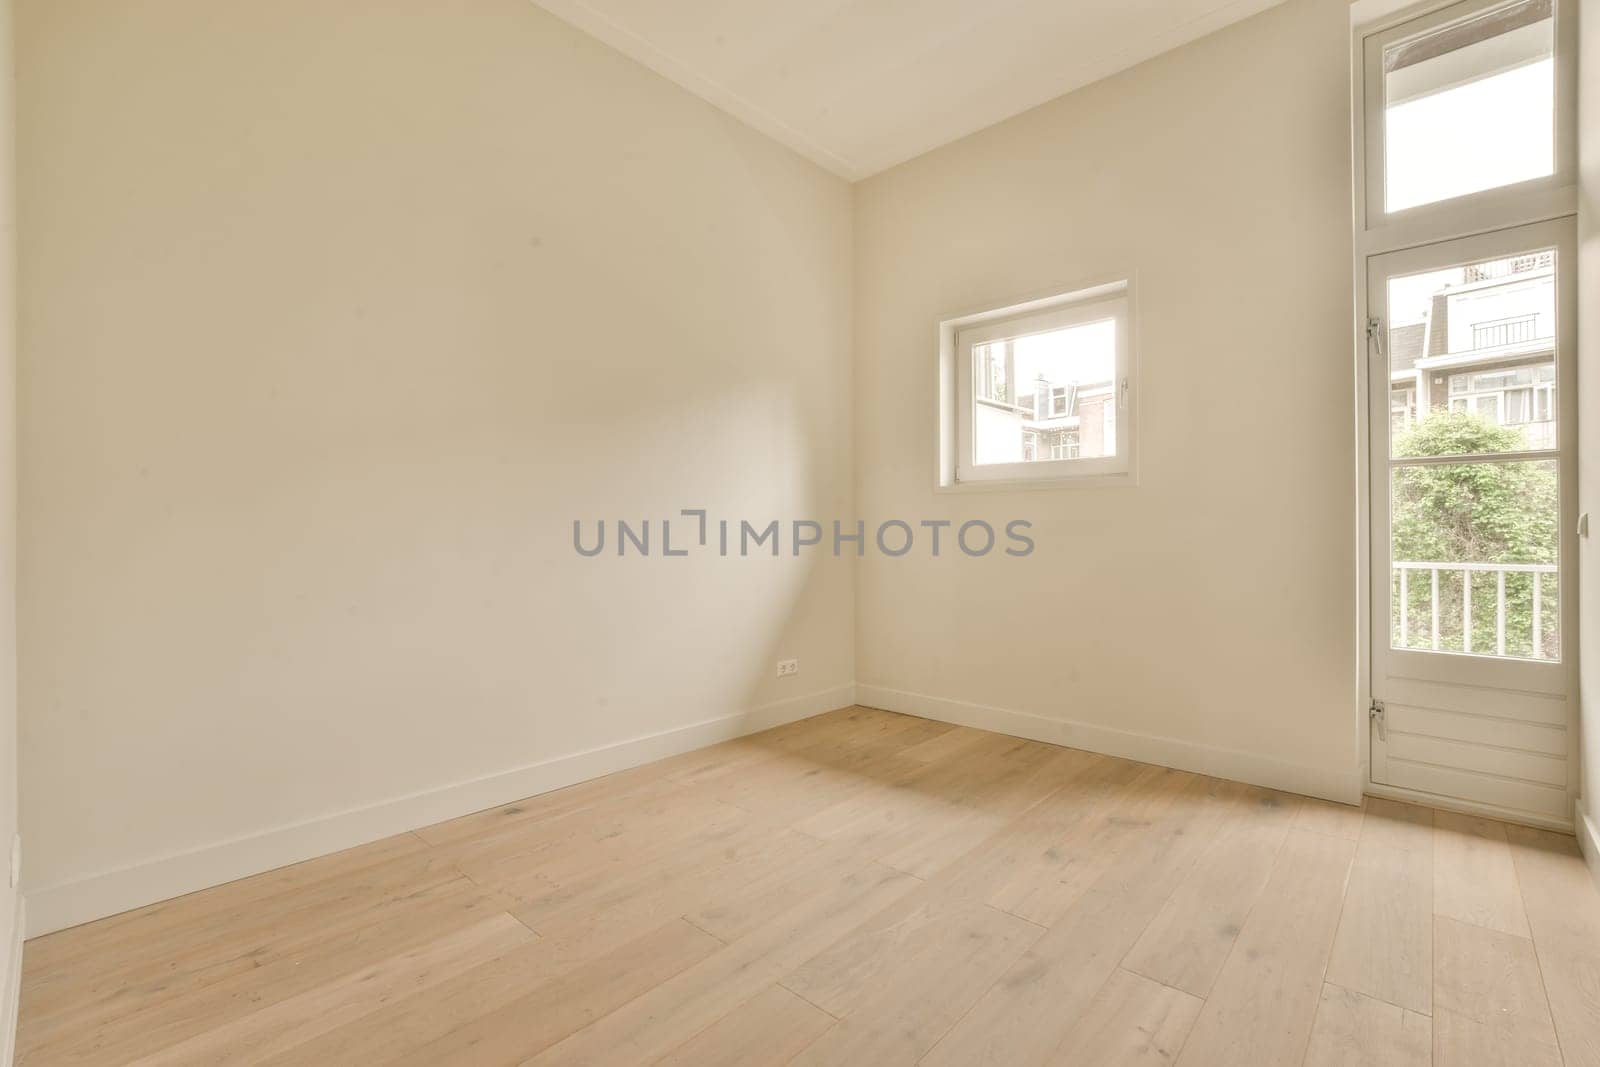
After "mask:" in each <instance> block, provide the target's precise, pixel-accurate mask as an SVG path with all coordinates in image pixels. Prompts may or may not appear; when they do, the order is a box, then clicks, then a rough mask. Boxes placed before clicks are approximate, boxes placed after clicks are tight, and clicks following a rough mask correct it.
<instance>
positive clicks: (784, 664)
mask: <svg viewBox="0 0 1600 1067" xmlns="http://www.w3.org/2000/svg"><path fill="white" fill-rule="evenodd" d="M799 673H800V661H799V660H797V659H780V660H779V661H778V677H779V678H787V677H789V675H791V674H799Z"/></svg>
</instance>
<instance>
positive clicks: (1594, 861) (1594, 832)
mask: <svg viewBox="0 0 1600 1067" xmlns="http://www.w3.org/2000/svg"><path fill="white" fill-rule="evenodd" d="M1572 827H1573V831H1574V832H1575V833H1576V834H1577V836H1578V849H1579V850H1580V851H1581V852H1582V853H1583V862H1584V863H1586V864H1587V865H1588V867H1589V875H1590V876H1591V877H1592V878H1593V879H1594V884H1595V888H1596V889H1600V826H1596V825H1595V821H1594V818H1593V817H1592V816H1591V815H1590V814H1589V809H1588V807H1587V805H1585V804H1584V802H1583V798H1582V797H1579V798H1578V799H1577V800H1576V801H1574V802H1573V805H1572Z"/></svg>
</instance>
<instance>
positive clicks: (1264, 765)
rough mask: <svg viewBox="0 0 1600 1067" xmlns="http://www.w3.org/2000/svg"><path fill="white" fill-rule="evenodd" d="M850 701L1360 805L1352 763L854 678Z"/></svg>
mask: <svg viewBox="0 0 1600 1067" xmlns="http://www.w3.org/2000/svg"><path fill="white" fill-rule="evenodd" d="M856 703H858V704H862V705H865V706H866V707H869V708H882V709H883V710H884V711H898V712H901V713H903V714H906V715H916V716H918V717H920V718H924V719H935V720H938V721H939V722H948V723H955V724H956V725H958V726H971V727H974V728H976V729H980V730H993V731H995V732H996V733H1002V734H1010V735H1012V736H1013V737H1026V738H1028V739H1030V740H1033V741H1045V742H1048V743H1049V744H1052V745H1065V746H1067V747H1068V748H1081V749H1087V750H1088V751H1090V752H1102V753H1105V754H1106V755H1108V756H1120V757H1122V758H1123V759H1130V760H1137V761H1138V762H1140V763H1154V764H1158V765H1160V766H1162V767H1173V768H1176V769H1178V770H1181V771H1193V772H1195V773H1197V774H1208V775H1211V776H1212V777H1215V778H1227V779H1230V780H1232V781H1235V782H1244V783H1246V784H1248V785H1259V786H1265V787H1266V788H1268V789H1280V790H1283V791H1284V792H1286V793H1299V794H1301V795H1302V796H1312V797H1321V798H1323V799H1325V800H1332V801H1337V802H1338V803H1341V804H1358V803H1360V802H1361V775H1360V773H1359V772H1358V771H1357V770H1356V769H1355V768H1354V767H1352V768H1351V769H1350V770H1349V771H1347V772H1339V771H1330V770H1326V769H1324V768H1321V767H1308V766H1305V765H1303V764H1296V763H1287V762H1284V761H1282V760H1276V759H1272V758H1270V757H1267V756H1258V755H1256V754H1254V753H1251V752H1240V751H1237V750H1234V749H1227V748H1216V747H1214V746H1212V745H1202V744H1197V743H1195V742H1193V741H1180V740H1177V739H1176V738H1171V737H1156V736H1153V735H1151V734H1136V733H1130V732H1128V731H1126V730H1114V729H1111V728H1110V727H1106V726H1095V725H1092V724H1090V723H1084V722H1073V721H1070V720H1062V719H1052V718H1047V717H1045V716H1043V715H1037V714H1034V713H1032V712H1027V711H1015V710H1012V709H1010V708H997V707H990V706H988V705H985V704H968V703H964V702H962V701H959V700H946V699H944V698H943V697H935V696H928V695H927V694H924V693H909V692H906V691H904V690H900V689H887V688H884V687H882V686H875V685H862V684H860V683H857V685H856Z"/></svg>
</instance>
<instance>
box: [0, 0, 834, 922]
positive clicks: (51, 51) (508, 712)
mask: <svg viewBox="0 0 1600 1067" xmlns="http://www.w3.org/2000/svg"><path fill="white" fill-rule="evenodd" d="M19 8H20V10H19V24H18V34H19V43H20V53H19V54H20V56H21V69H20V105H21V106H20V114H19V123H20V143H21V153H22V154H21V161H22V169H21V173H20V183H21V184H20V191H21V204H22V214H21V220H20V221H21V246H22V250H23V264H24V267H23V272H22V277H21V302H22V304H21V308H22V311H21V314H22V322H23V329H22V339H21V352H22V356H21V359H22V386H21V389H22V393H21V401H22V425H21V447H22V456H23V467H22V474H21V485H22V490H21V492H22V515H23V526H22V531H21V544H22V553H23V557H24V559H25V562H26V568H25V576H24V579H23V585H22V590H21V605H20V613H21V624H22V631H23V634H24V638H23V645H22V650H21V653H22V676H21V687H22V707H23V709H24V712H23V722H22V744H21V753H22V754H21V759H22V781H23V795H24V798H25V802H24V809H23V824H24V827H25V836H26V839H27V841H28V843H29V852H30V856H29V870H28V877H27V884H28V887H29V891H30V912H31V913H33V914H32V915H31V918H30V922H31V925H32V926H33V929H34V931H35V932H39V931H42V930H45V929H49V928H52V927H55V926H59V925H63V924H65V923H70V922H74V921H79V920H82V919H84V918H89V917H93V916H94V915H96V914H101V913H104V912H106V911H108V910H116V909H117V908H120V907H126V906H129V905H131V904H136V903H141V902H143V901H144V900H150V899H158V898H160V897H163V896H167V895H171V894H172V893H174V892H178V891H182V890H183V889H187V888H193V887H194V886H195V885H201V884H206V883H208V882H213V881H217V880H220V879H222V878H226V877H232V876H235V875H237V874H242V873H247V872H248V871H250V870H254V869H259V868H260V867H262V866H267V865H271V864H273V863H281V862H287V861H288V860H291V859H295V858H299V857H300V856H301V855H305V854H311V853H314V852H320V851H327V850H330V849H331V848H335V847H339V846H340V845H342V844H349V843H352V839H357V838H361V837H372V836H377V835H379V834H381V833H385V832H392V831H394V830H398V829H403V828H405V827H406V826H409V825H417V824H420V823H423V822H428V821H432V820H433V819H435V818H440V817H443V816H445V815H448V814H452V813H454V812H455V811H456V810H469V809H470V808H471V807H482V806H485V805H488V804H490V803H493V802H496V801H498V800H505V799H510V798H512V797H515V796H519V795H525V794H526V793H528V792H531V791H534V789H535V788H536V787H537V788H546V787H549V786H550V785H552V784H561V782H562V781H563V780H567V779H570V778H572V777H577V776H582V775H589V774H594V773H600V772H601V771H602V770H605V769H610V767H611V766H612V765H614V764H615V763H617V762H626V761H627V760H633V759H644V758H651V757H653V756H657V755H660V754H663V753H664V752H665V751H667V750H669V749H670V748H672V747H683V746H690V745H697V744H704V743H708V742H709V741H711V740H715V739H717V738H718V737H720V736H723V735H725V734H726V733H728V732H729V731H731V730H733V729H740V728H744V727H746V726H748V725H751V724H752V723H769V722H771V721H773V720H774V719H775V718H782V717H784V716H787V715H799V714H805V713H810V712H814V711H820V710H824V709H825V708H827V707H831V706H835V705H838V704H844V703H848V702H849V700H850V690H849V683H850V682H851V680H852V678H853V677H854V662H853V641H854V635H853V633H852V628H851V617H852V608H851V605H852V580H853V578H852V568H851V566H850V565H849V564H848V563H845V564H839V563H835V562H833V561H832V560H831V559H829V560H824V559H822V558H820V557H812V558H811V559H810V560H802V561H799V562H796V561H794V560H792V559H791V558H789V557H787V556H785V557H784V558H782V559H779V560H772V559H770V558H762V559H754V560H738V559H729V560H723V559H718V558H715V557H714V556H707V555H697V556H694V557H691V558H689V559H671V560H667V559H661V558H650V559H637V558H631V559H626V560H618V559H616V558H615V557H614V556H607V557H605V558H600V559H595V560H585V559H580V558H578V557H577V556H576V555H575V553H574V551H573V548H572V525H571V524H572V521H573V520H574V519H575V518H582V519H584V520H586V522H588V523H592V521H593V520H594V519H597V518H600V517H604V518H606V519H607V520H608V523H609V522H610V521H614V520H615V519H616V518H618V517H625V518H629V519H633V520H637V519H641V518H645V517H650V518H652V519H656V520H658V521H659V519H660V518H661V517H662V516H664V515H673V514H676V513H677V511H678V509H680V508H685V507H696V506H700V507H705V508H708V509H710V510H711V512H712V515H713V516H716V515H725V516H729V517H733V518H741V517H749V518H751V519H767V518H775V517H776V518H785V519H787V518H800V517H811V516H815V517H817V518H819V519H827V518H831V517H834V516H839V517H844V518H848V517H849V516H850V515H851V514H852V486H851V475H850V472H851V466H852V464H851V409H850V403H851V401H850V391H849V390H850V369H849V366H850V364H849V354H850V344H851V337H850V321H851V320H850V316H851V289H850V271H851V261H852V253H851V194H850V191H849V188H848V187H847V186H846V185H845V184H844V183H843V182H841V181H839V180H838V179H836V178H833V177H831V176H829V175H827V174H825V173H824V172H823V171H821V170H820V169H818V168H817V167H815V166H813V165H811V164H810V163H807V162H804V161H802V160H801V159H799V158H798V157H797V156H795V155H793V154H792V153H790V152H789V151H787V150H786V149H782V148H780V147H778V146H776V145H775V144H773V143H772V142H770V141H768V140H766V139H764V138H763V137H761V136H759V135H757V134H755V133H753V132H751V131H750V130H749V129H747V128H746V127H744V126H742V125H740V124H739V123H738V122H737V121H735V120H733V119H731V118H728V117H726V116H725V115H723V114H721V113H720V112H718V111H716V110H714V109H713V108H711V107H710V106H709V105H707V104H705V103H703V102H701V101H699V100H697V99H695V98H693V97H691V96H689V95H688V94H686V93H684V92H682V91H681V90H679V89H677V88H675V87H673V86H671V85H669V84H668V83H667V82H665V81H663V80H661V79H660V78H658V77H656V76H655V75H652V74H650V73H648V72H646V71H645V70H644V69H642V68H640V67H639V66H637V65H636V64H634V63H633V62H631V61H629V60H626V59H624V58H622V57H620V56H618V55H616V54H615V53H613V52H611V51H609V50H608V49H606V48H605V47H603V46H601V45H600V44H598V43H596V42H595V41H594V40H593V39H591V38H589V37H586V36H585V35H583V34H582V33H580V32H578V31H576V30H574V29H571V28H569V27H568V26H566V25H564V24H563V23H560V22H558V21H556V20H555V19H553V18H552V17H550V16H548V15H546V14H544V13H543V12H541V11H540V10H539V9H538V8H536V7H535V6H534V5H533V4H531V3H529V2H528V0H472V2H470V3H468V2H464V0H462V2H440V0H340V2H338V3H328V2H326V0H279V2H274V3H257V4H224V5H218V4H216V3H214V2H212V0H169V2H165V3H160V4H127V3H121V2H118V0H22V3H21V4H20V5H19ZM588 528H589V529H592V525H590V526H589V527H588ZM685 532H686V531H684V530H678V531H675V534H677V535H678V536H679V537H680V538H681V537H682V535H683V534H684V533H685ZM657 536H658V537H659V530H658V531H657ZM680 543H681V540H680ZM0 636H3V634H0ZM779 656H795V657H798V658H799V659H800V661H801V673H800V675H799V677H797V678H793V679H785V680H783V681H782V682H779V681H777V680H776V679H774V678H773V676H772V675H773V663H774V660H775V659H776V658H778V657H779ZM0 666H3V665H0ZM3 675H4V672H3V671H0V676H3ZM797 698H798V699H797ZM775 702H786V703H779V704H778V706H776V707H773V706H772V705H774V703H775ZM7 706H9V705H7ZM751 709H764V710H762V711H761V713H760V714H758V715H756V716H754V717H753V718H751V719H749V720H743V719H739V720H730V721H727V722H717V723H712V724H711V725H710V726H707V727H704V728H700V729H694V730H687V731H684V730H682V729H681V728H685V727H689V726H691V725H693V724H697V723H704V722H705V721H706V720H714V719H720V718H722V717H726V716H735V715H740V714H741V713H744V712H747V711H750V710H751ZM662 731H680V732H679V733H676V734H673V735H671V736H670V737H668V738H666V739H659V740H657V741H656V742H653V743H647V744H642V745H637V746H633V747H631V748H628V749H626V750H624V751H623V752H621V753H620V754H613V755H606V754H604V753H602V754H599V755H594V754H591V755H588V756H585V757H584V758H582V759H580V760H577V761H575V762H573V763H570V764H564V765H562V767H564V768H566V769H564V770H563V769H560V768H557V769H554V770H552V769H551V768H549V767H543V768H541V767H533V769H531V770H524V771H521V772H518V770H517V769H518V768H529V767H530V766H531V765H536V764H539V763H540V762H541V761H548V760H552V759H556V758H559V757H564V756H569V755H571V754H574V753H584V752H586V751H587V750H591V749H594V748H596V747H598V746H609V745H614V744H617V743H619V742H625V741H629V740H631V739H636V738H641V737H645V736H647V735H653V734H657V733H659V732H662ZM3 732H4V724H3V723H0V733H3ZM504 772H510V773H509V774H505V776H504V777H498V778H496V777H492V776H496V775H502V774H503V773H504ZM485 776H491V777H490V779H489V780H488V781H486V782H478V783H477V784H476V785H468V786H466V787H463V788H461V789H458V790H454V791H447V792H446V793H444V794H442V795H441V794H437V793H434V792H433V791H436V790H440V789H442V788H445V787H450V786H452V785H456V784H459V783H471V782H473V781H474V780H477V779H482V778H484V777H485ZM415 794H424V795H423V796H420V797H418V796H415ZM407 798H409V799H407ZM397 799H399V800H400V802H399V803H397V804H395V805H392V806H388V807H385V806H383V805H385V804H386V802H389V801H394V800H397ZM373 805H378V806H379V807H377V808H372V806H373ZM350 812H355V814H347V815H345V816H344V817H343V818H335V819H333V820H332V822H327V821H324V820H326V818H327V817H329V816H336V815H338V814H339V813H350ZM3 816H4V811H3V810H0V823H3V822H4V818H3ZM3 831H4V827H3V825H0V832H3Z"/></svg>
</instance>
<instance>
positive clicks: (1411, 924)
mask: <svg viewBox="0 0 1600 1067" xmlns="http://www.w3.org/2000/svg"><path fill="white" fill-rule="evenodd" d="M1432 816H1433V813H1432V811H1431V810H1429V809H1428V808H1419V807H1416V806H1415V805H1411V804H1396V803H1393V802H1391V801H1386V800H1378V799H1376V798H1374V799H1371V800H1369V802H1368V806H1367V814H1366V818H1365V819H1364V820H1363V822H1362V829H1361V839H1360V841H1359V842H1358V843H1357V845H1356V861H1355V867H1354V869H1353V870H1352V871H1351V874H1350V887H1349V891H1348V893H1347V894H1346V896H1345V902H1344V914H1343V917H1342V918H1341V919H1340V920H1339V932H1338V936H1337V937H1336V938H1335V939H1334V945H1333V958H1332V960H1331V961H1330V962H1329V964H1328V981H1330V982H1332V983H1333V984H1334V985H1338V986H1343V987H1344V988H1346V989H1352V990H1355V991H1356V992H1357V993H1365V994H1366V995H1367V996H1369V997H1376V998H1377V999H1378V1000H1385V1001H1388V1002H1389V1003H1390V1004H1397V1005H1399V1006H1400V1007H1402V1008H1409V1009H1410V1010H1412V1011H1416V1012H1421V1013H1422V1014H1424V1015H1427V1014H1429V1013H1430V1012H1432V1010H1433V888H1434V878H1433V818H1432Z"/></svg>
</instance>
